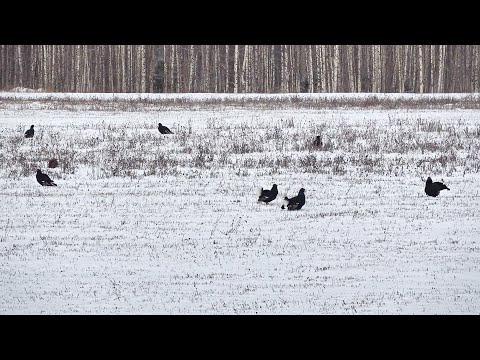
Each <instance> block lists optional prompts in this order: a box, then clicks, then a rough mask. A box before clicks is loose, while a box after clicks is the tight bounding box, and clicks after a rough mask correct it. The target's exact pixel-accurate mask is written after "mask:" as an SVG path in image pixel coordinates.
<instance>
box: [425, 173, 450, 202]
mask: <svg viewBox="0 0 480 360" xmlns="http://www.w3.org/2000/svg"><path fill="white" fill-rule="evenodd" d="M445 189H447V190H450V189H449V188H448V187H447V185H445V184H444V183H441V182H439V181H435V182H433V181H432V178H431V177H430V176H429V177H428V178H427V182H426V184H425V194H427V195H428V196H433V197H437V196H438V195H439V194H440V191H441V190H445Z"/></svg>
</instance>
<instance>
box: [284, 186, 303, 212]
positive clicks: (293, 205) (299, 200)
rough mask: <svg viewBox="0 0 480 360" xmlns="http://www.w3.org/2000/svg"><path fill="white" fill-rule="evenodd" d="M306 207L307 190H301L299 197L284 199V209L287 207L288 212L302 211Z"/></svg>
mask: <svg viewBox="0 0 480 360" xmlns="http://www.w3.org/2000/svg"><path fill="white" fill-rule="evenodd" d="M303 205H305V189H304V188H301V189H300V191H299V192H298V195H297V196H294V197H292V198H290V199H289V198H288V197H287V196H285V198H284V199H283V204H282V209H285V206H287V209H288V210H300V209H301V208H302V207H303Z"/></svg>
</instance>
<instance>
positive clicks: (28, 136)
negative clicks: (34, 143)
mask: <svg viewBox="0 0 480 360" xmlns="http://www.w3.org/2000/svg"><path fill="white" fill-rule="evenodd" d="M33 134H34V131H33V125H32V126H30V129H28V130H27V131H25V137H26V138H32V137H33Z"/></svg>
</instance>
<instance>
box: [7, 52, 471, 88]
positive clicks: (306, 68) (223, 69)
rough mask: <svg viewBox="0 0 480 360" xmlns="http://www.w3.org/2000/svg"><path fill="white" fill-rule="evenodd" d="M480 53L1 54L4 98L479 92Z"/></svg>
mask: <svg viewBox="0 0 480 360" xmlns="http://www.w3.org/2000/svg"><path fill="white" fill-rule="evenodd" d="M479 51H480V45H0V90H11V89H13V88H15V87H25V88H31V89H43V90H44V91H53V92H140V93H158V92H164V93H189V92H211V93H300V92H400V93H404V92H415V93H449V92H479V90H480V84H479V78H480V56H479Z"/></svg>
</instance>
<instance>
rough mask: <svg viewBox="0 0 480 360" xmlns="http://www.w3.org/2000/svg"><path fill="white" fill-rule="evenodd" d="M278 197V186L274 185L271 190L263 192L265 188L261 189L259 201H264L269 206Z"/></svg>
mask: <svg viewBox="0 0 480 360" xmlns="http://www.w3.org/2000/svg"><path fill="white" fill-rule="evenodd" d="M277 195H278V190H277V184H273V186H272V189H271V190H268V189H265V190H263V188H260V191H259V196H258V201H262V202H264V203H267V204H268V203H269V202H270V201H273V200H275V199H276V197H277Z"/></svg>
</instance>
